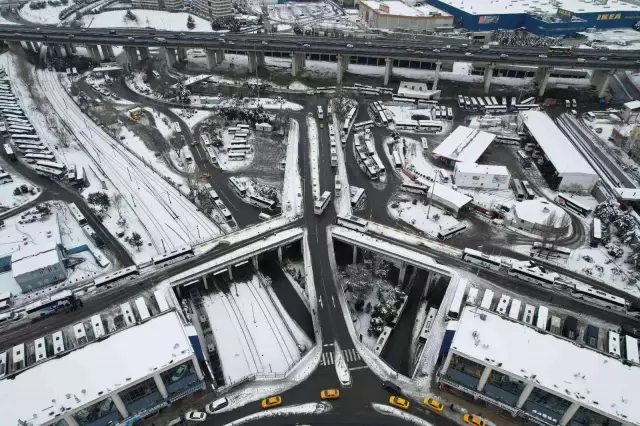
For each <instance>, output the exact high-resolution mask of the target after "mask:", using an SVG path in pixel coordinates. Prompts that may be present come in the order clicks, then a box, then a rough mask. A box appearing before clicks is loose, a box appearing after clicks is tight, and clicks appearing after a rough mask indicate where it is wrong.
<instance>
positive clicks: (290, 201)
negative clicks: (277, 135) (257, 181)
mask: <svg viewBox="0 0 640 426" xmlns="http://www.w3.org/2000/svg"><path fill="white" fill-rule="evenodd" d="M299 141H300V126H299V124H298V122H297V121H296V120H295V119H293V118H292V119H291V122H290V123H289V133H288V134H287V160H286V162H287V165H286V168H285V170H284V185H283V189H282V209H283V212H284V214H285V216H287V217H295V216H300V215H302V182H301V181H300V170H299V167H298V144H299Z"/></svg>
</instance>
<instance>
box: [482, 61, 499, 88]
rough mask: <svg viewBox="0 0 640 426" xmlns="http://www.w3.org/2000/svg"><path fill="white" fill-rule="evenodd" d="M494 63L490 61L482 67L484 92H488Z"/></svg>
mask: <svg viewBox="0 0 640 426" xmlns="http://www.w3.org/2000/svg"><path fill="white" fill-rule="evenodd" d="M495 67H496V64H494V63H491V64H489V65H487V66H486V67H485V68H484V93H485V94H489V88H490V87H491V79H492V78H493V70H494V69H495Z"/></svg>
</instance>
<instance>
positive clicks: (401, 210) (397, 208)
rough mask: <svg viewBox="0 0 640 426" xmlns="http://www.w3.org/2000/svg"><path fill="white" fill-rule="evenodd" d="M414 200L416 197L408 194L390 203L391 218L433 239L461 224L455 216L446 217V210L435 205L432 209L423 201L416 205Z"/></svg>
mask: <svg viewBox="0 0 640 426" xmlns="http://www.w3.org/2000/svg"><path fill="white" fill-rule="evenodd" d="M413 198H415V196H412V194H406V195H401V196H398V197H397V198H396V199H395V200H394V201H392V202H390V203H389V205H388V206H387V210H388V212H389V214H390V216H391V217H392V218H394V219H395V220H401V221H403V222H404V223H406V224H407V225H410V226H413V227H414V228H416V229H418V230H419V231H422V232H423V233H425V234H426V235H428V236H430V237H433V238H435V237H436V236H437V235H438V232H439V231H441V230H442V229H447V228H451V227H452V226H456V225H457V224H459V223H460V222H459V221H458V220H457V219H456V218H454V217H453V216H447V215H445V211H444V210H442V209H441V208H439V207H436V206H434V205H432V206H431V209H429V206H425V205H424V204H423V203H422V202H421V201H418V203H416V204H415V205H414V204H413V202H412V200H413ZM419 198H420V197H419ZM427 212H428V217H427Z"/></svg>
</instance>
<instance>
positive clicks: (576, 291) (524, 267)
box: [462, 248, 630, 312]
mask: <svg viewBox="0 0 640 426" xmlns="http://www.w3.org/2000/svg"><path fill="white" fill-rule="evenodd" d="M462 260H464V261H466V262H469V263H472V264H475V265H478V266H481V267H483V268H486V269H491V270H494V271H498V270H500V269H505V270H507V274H508V275H509V276H511V277H514V278H517V279H519V280H522V281H526V282H529V283H531V284H536V285H541V286H543V287H547V288H553V287H554V285H555V284H557V277H558V274H556V273H551V272H548V271H547V270H546V269H545V268H543V267H541V266H538V265H536V264H535V263H534V262H520V263H512V262H503V260H502V258H501V257H499V256H492V255H488V254H486V253H482V252H481V251H478V250H474V249H470V248H465V249H464V251H463V252H462ZM562 285H563V286H564V287H566V288H568V289H569V290H570V291H571V295H572V296H573V297H575V298H577V299H581V300H583V301H585V302H587V303H589V304H592V305H597V306H600V307H603V308H607V309H611V310H615V311H619V312H626V311H627V309H628V308H629V306H630V304H629V302H628V301H627V300H626V299H625V298H623V297H620V296H616V295H614V294H611V293H607V292H605V291H602V290H599V289H597V288H596V287H593V286H590V285H588V284H584V283H580V282H576V283H565V282H562Z"/></svg>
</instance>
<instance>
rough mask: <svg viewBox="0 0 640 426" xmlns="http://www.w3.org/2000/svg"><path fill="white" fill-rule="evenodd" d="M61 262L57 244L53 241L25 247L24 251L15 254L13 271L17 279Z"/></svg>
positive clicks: (12, 264)
mask: <svg viewBox="0 0 640 426" xmlns="http://www.w3.org/2000/svg"><path fill="white" fill-rule="evenodd" d="M59 262H60V258H59V256H58V250H57V249H56V242H55V241H53V240H50V241H47V242H44V243H41V244H30V245H28V246H23V247H22V250H18V251H15V252H13V254H12V255H11V270H12V271H13V276H14V277H17V276H20V275H23V274H26V273H28V272H31V271H37V270H38V269H42V268H46V267H47V266H51V265H57V264H58V263H59Z"/></svg>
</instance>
